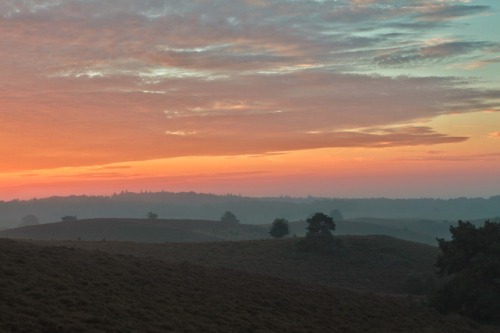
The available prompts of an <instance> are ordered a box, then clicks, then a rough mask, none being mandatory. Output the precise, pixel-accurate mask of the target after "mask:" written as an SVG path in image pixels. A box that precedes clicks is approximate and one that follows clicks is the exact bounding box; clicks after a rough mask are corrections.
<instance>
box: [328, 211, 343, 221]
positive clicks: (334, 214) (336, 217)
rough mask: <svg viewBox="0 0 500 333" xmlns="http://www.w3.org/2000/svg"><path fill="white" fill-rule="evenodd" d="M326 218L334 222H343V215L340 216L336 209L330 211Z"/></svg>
mask: <svg viewBox="0 0 500 333" xmlns="http://www.w3.org/2000/svg"><path fill="white" fill-rule="evenodd" d="M328 216H330V217H331V218H332V219H333V220H334V221H337V222H339V221H344V215H342V213H341V212H340V210H338V209H334V210H332V211H331V212H330V214H329V215H328Z"/></svg>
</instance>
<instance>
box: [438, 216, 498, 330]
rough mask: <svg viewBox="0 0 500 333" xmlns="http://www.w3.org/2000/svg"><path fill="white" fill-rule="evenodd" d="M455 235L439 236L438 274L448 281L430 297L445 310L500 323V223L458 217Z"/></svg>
mask: <svg viewBox="0 0 500 333" xmlns="http://www.w3.org/2000/svg"><path fill="white" fill-rule="evenodd" d="M450 232H451V234H452V239H451V240H450V241H446V240H444V239H442V238H441V239H438V243H439V249H440V250H441V254H440V256H439V257H438V260H437V264H436V266H437V268H438V274H439V275H440V276H442V277H445V278H446V279H445V280H446V283H445V284H444V285H443V287H442V288H441V289H440V290H438V291H437V293H436V294H435V295H434V296H433V298H432V299H431V304H433V305H434V307H436V308H437V309H438V310H440V311H442V312H458V313H460V314H462V315H465V316H468V317H471V318H473V319H476V320H480V321H486V322H494V323H500V223H495V222H489V221H486V222H484V225H483V226H482V227H478V228H477V227H476V226H475V225H473V224H472V223H470V222H463V221H458V226H456V227H453V226H451V227H450Z"/></svg>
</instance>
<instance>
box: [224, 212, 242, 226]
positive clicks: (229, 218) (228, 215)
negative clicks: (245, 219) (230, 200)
mask: <svg viewBox="0 0 500 333" xmlns="http://www.w3.org/2000/svg"><path fill="white" fill-rule="evenodd" d="M220 220H221V221H222V222H229V223H235V224H236V223H240V220H238V219H237V218H236V215H234V214H233V212H230V211H226V212H225V213H224V215H222V217H221V218H220Z"/></svg>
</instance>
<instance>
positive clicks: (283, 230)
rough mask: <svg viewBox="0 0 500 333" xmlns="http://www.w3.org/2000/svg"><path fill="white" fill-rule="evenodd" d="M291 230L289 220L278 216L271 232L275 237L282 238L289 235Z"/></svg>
mask: <svg viewBox="0 0 500 333" xmlns="http://www.w3.org/2000/svg"><path fill="white" fill-rule="evenodd" d="M289 232H290V230H289V226H288V221H287V220H286V219H283V218H277V219H275V220H274V221H273V224H272V226H271V230H270V231H269V234H271V236H272V237H274V238H282V237H284V236H286V235H288V234H289Z"/></svg>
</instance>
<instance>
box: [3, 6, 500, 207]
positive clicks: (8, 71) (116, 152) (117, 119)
mask: <svg viewBox="0 0 500 333" xmlns="http://www.w3.org/2000/svg"><path fill="white" fill-rule="evenodd" d="M498 31H500V2H499V1H493V0H397V1H396V0H380V1H376V0H322V1H321V0H212V1H207V0H192V1H178V0H117V1H105V0H36V1H35V0H32V1H30V0H0V161H1V162H0V200H11V199H15V198H20V199H29V198H33V197H46V196H52V195H69V194H89V195H101V194H104V195H106V194H112V193H115V192H120V191H160V190H165V191H175V192H177V191H195V192H207V193H216V194H225V193H231V194H241V195H248V196H279V195H291V196H306V195H312V196H327V197H349V198H351V197H390V198H392V197H394V198H396V197H405V198H414V197H438V198H449V197H462V196H466V197H488V196H491V195H498V194H500V171H499V170H500V34H498Z"/></svg>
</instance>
